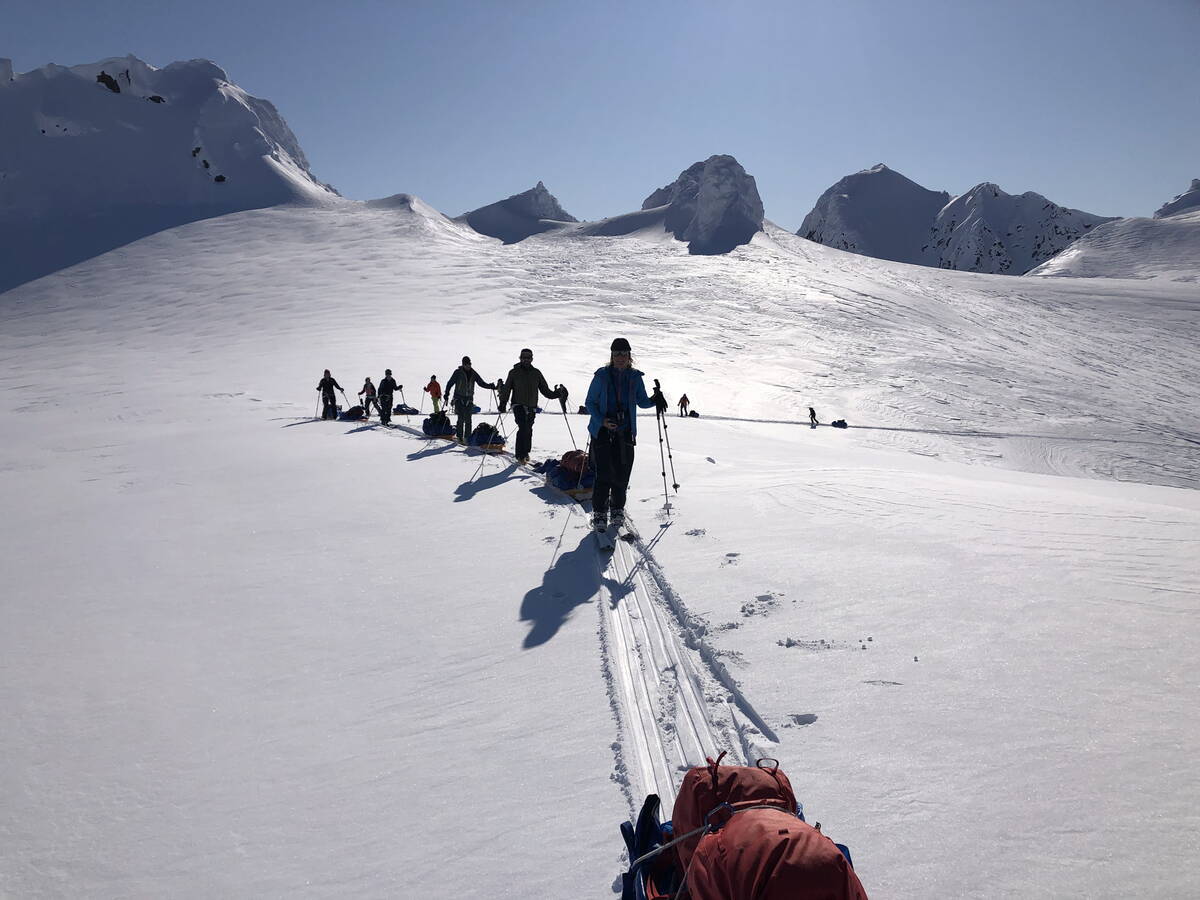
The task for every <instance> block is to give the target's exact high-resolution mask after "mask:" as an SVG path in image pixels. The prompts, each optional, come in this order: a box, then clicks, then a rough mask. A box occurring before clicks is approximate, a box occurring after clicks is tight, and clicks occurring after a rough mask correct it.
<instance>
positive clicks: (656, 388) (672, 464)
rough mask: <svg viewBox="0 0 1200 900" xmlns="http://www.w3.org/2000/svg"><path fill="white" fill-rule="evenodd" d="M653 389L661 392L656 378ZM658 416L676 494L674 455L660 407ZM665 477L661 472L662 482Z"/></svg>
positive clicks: (669, 434)
mask: <svg viewBox="0 0 1200 900" xmlns="http://www.w3.org/2000/svg"><path fill="white" fill-rule="evenodd" d="M654 389H655V390H656V391H658V393H659V394H661V393H662V387H661V386H660V385H659V383H658V379H657V378H655V379H654ZM658 418H659V420H660V421H661V422H662V430H663V436H664V437H665V438H666V444H667V460H668V461H669V462H670V463H671V487H673V488H675V493H677V494H678V493H679V479H678V478H676V477H675V457H674V456H672V455H671V432H670V431H669V430H668V429H667V420H666V417H665V416H663V414H662V410H661V409H660V410H659V411H658ZM659 449H660V450H661V449H662V448H661V447H660V448H659ZM666 477H667V473H666V472H665V471H664V472H663V482H664V484H665V483H666Z"/></svg>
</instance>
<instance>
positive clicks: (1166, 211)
mask: <svg viewBox="0 0 1200 900" xmlns="http://www.w3.org/2000/svg"><path fill="white" fill-rule="evenodd" d="M1196 209H1200V178H1193V179H1192V184H1191V186H1190V187H1189V188H1188V189H1187V190H1186V191H1184V192H1183V193H1182V194H1178V195H1177V196H1176V197H1175V198H1174V199H1173V200H1171V201H1170V202H1168V203H1164V204H1163V205H1162V206H1160V207H1159V208H1158V211H1157V212H1155V213H1154V218H1156V219H1165V218H1166V217H1167V216H1175V215H1179V214H1180V213H1184V212H1192V211H1194V210H1196Z"/></svg>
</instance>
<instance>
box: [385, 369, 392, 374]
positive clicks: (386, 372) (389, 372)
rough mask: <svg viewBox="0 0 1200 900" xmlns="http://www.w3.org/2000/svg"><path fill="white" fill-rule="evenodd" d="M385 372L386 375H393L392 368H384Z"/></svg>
mask: <svg viewBox="0 0 1200 900" xmlns="http://www.w3.org/2000/svg"><path fill="white" fill-rule="evenodd" d="M383 374H384V375H391V374H392V370H391V369H384V370H383Z"/></svg>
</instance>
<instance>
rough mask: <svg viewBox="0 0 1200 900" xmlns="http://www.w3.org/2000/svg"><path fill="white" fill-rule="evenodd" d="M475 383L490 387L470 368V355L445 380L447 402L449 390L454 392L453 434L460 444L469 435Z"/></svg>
mask: <svg viewBox="0 0 1200 900" xmlns="http://www.w3.org/2000/svg"><path fill="white" fill-rule="evenodd" d="M475 385H479V386H480V387H481V388H486V389H487V390H489V391H490V390H491V389H492V385H490V384H488V383H487V382H486V381H484V380H483V379H482V378H480V377H479V373H478V372H476V371H475V370H474V369H472V368H471V357H469V356H464V357H463V358H462V365H461V366H459V367H458V368H457V369H455V370H454V374H453V375H451V376H450V380H449V381H447V382H446V391H445V396H446V402H447V404H449V403H450V392H451V391H453V392H454V401H453V403H454V415H455V416H456V419H455V423H454V434H455V436H456V437H457V438H458V442H459V443H460V444H465V443H466V442H467V438H469V437H470V436H471V416H473V415H474V411H475Z"/></svg>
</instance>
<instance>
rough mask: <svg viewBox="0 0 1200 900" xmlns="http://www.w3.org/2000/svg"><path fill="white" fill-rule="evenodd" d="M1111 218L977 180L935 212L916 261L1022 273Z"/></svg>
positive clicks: (1014, 273) (995, 273) (943, 265)
mask: <svg viewBox="0 0 1200 900" xmlns="http://www.w3.org/2000/svg"><path fill="white" fill-rule="evenodd" d="M1110 221H1112V218H1111V217H1105V216H1096V215H1092V214H1091V213H1086V212H1081V211H1079V210H1077V209H1068V208H1067V207H1064V206H1059V205H1058V204H1057V203H1054V202H1053V201H1051V200H1048V199H1047V198H1045V197H1043V196H1042V195H1041V194H1038V193H1035V192H1034V191H1026V192H1025V193H1023V194H1019V195H1014V194H1009V193H1007V192H1006V191H1004V190H1002V189H1001V188H1000V186H999V185H997V184H993V183H992V182H982V183H980V184H977V185H975V187H973V188H971V189H970V190H969V191H967V192H966V193H965V194H962V195H961V196H958V197H955V198H954V199H953V200H952V201H950V203H948V204H947V205H946V206H945V207H944V208H943V209H942V210H941V211H940V212H939V213H938V214H937V217H936V219H935V220H934V223H933V227H932V228H931V230H930V235H929V240H928V242H927V243H926V244H925V245H924V246H923V247H922V257H921V260H920V261H921V262H923V263H924V264H925V265H929V266H937V267H938V268H942V269H965V270H967V271H971V272H988V273H991V274H994V275H1023V274H1024V273H1026V272H1028V271H1029V270H1030V269H1032V268H1034V267H1035V266H1038V265H1040V264H1041V263H1043V262H1045V261H1046V260H1047V259H1050V257H1052V256H1054V255H1055V254H1056V253H1058V252H1060V251H1061V250H1063V249H1064V248H1066V247H1068V246H1070V244H1072V243H1073V242H1074V241H1076V240H1078V239H1079V238H1080V237H1082V236H1083V235H1084V234H1087V232H1088V231H1090V230H1091V229H1092V228H1093V227H1094V226H1096V225H1099V224H1101V223H1103V222H1110Z"/></svg>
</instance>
